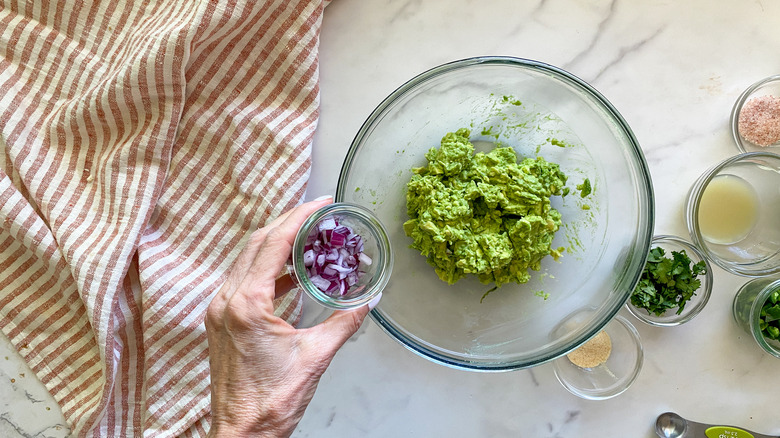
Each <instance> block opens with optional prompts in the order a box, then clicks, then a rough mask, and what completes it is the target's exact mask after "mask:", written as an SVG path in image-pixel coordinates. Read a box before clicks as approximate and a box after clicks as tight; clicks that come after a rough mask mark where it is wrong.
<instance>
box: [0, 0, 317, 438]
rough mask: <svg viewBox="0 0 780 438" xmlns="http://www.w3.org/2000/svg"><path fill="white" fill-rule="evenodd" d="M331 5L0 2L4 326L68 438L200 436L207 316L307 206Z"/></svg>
mask: <svg viewBox="0 0 780 438" xmlns="http://www.w3.org/2000/svg"><path fill="white" fill-rule="evenodd" d="M324 7H325V4H324V2H323V0H269V1H261V0H257V1H255V0H112V1H99V0H91V1H90V0H73V1H52V0H2V6H1V9H0V130H1V133H0V141H1V142H2V148H3V153H2V154H0V222H1V223H2V227H0V326H1V327H2V330H3V332H4V333H5V334H6V335H7V336H8V337H9V338H10V339H11V341H12V342H13V344H14V345H15V346H16V348H17V349H18V350H19V352H20V353H21V354H22V356H23V357H24V358H25V359H26V360H27V362H28V363H29V365H30V366H31V367H32V369H33V370H34V371H35V373H36V374H37V376H38V377H39V378H40V380H41V381H42V382H43V383H44V384H45V385H46V387H47V388H48V389H49V391H50V392H51V394H52V395H53V396H54V398H55V399H56V400H57V401H58V403H59V404H60V406H61V407H62V410H63V412H64V414H65V417H66V419H67V420H68V422H69V424H70V425H71V427H72V428H73V432H74V434H75V435H78V436H150V437H151V436H155V437H157V436H160V437H163V436H176V435H184V436H204V435H205V434H206V431H207V430H208V424H209V368H208V350H207V344H206V335H205V329H204V325H203V317H204V313H205V310H206V307H207V305H208V303H209V301H210V300H211V297H212V295H213V294H214V293H215V292H216V290H217V289H218V288H219V286H220V285H221V283H222V281H223V278H224V276H225V272H226V270H227V269H228V268H229V267H230V266H231V264H232V262H233V260H234V258H235V257H236V255H237V254H238V252H239V251H240V249H241V248H242V246H243V243H244V241H245V238H246V237H248V233H249V232H250V231H252V230H254V229H255V228H257V227H259V226H262V225H263V224H264V223H265V222H266V221H267V220H268V219H269V218H272V217H275V216H276V215H278V214H280V213H281V212H283V211H284V210H287V209H289V208H291V207H292V206H294V205H296V204H297V203H299V202H300V200H301V199H302V197H303V194H304V191H305V188H306V182H307V180H308V176H309V169H310V164H311V153H310V152H311V140H312V136H313V133H314V129H315V127H316V124H317V117H318V106H319V88H318V58H317V50H318V43H319V30H320V24H321V20H322V13H323V9H324ZM299 303H300V296H299V295H297V294H295V293H292V294H289V295H288V296H286V297H284V299H283V300H282V301H281V302H280V303H279V307H278V312H279V314H280V315H283V317H285V318H288V320H290V321H292V320H295V318H296V317H297V316H298V313H299V312H300V307H299Z"/></svg>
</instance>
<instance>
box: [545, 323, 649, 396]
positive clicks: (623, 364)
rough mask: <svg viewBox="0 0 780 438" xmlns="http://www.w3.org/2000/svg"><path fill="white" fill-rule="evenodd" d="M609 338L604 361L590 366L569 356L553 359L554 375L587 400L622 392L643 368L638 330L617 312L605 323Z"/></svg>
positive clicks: (575, 393) (573, 392) (642, 354)
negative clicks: (585, 366) (608, 346)
mask: <svg viewBox="0 0 780 438" xmlns="http://www.w3.org/2000/svg"><path fill="white" fill-rule="evenodd" d="M604 331H605V332H607V334H608V335H609V338H610V340H611V341H612V352H611V353H610V355H609V357H608V358H607V361H606V362H604V363H602V364H601V365H598V366H595V367H593V368H581V367H579V366H577V365H574V364H573V363H572V361H571V360H569V358H568V356H561V357H559V358H558V359H556V360H555V361H554V362H553V368H554V370H555V377H556V378H557V379H558V381H559V382H560V383H561V385H563V387H564V388H566V389H567V390H568V391H569V392H571V393H572V394H574V395H576V396H578V397H582V398H584V399H588V400H605V399H608V398H612V397H615V396H617V395H619V394H622V393H623V392H625V391H626V390H627V389H628V388H629V387H630V386H631V384H632V383H634V380H636V378H637V376H638V375H639V371H640V370H641V369H642V361H643V359H644V353H643V350H642V342H641V341H640V339H639V332H637V330H636V328H635V327H634V326H633V325H632V324H631V323H630V322H629V321H628V320H627V319H626V318H623V317H622V316H620V315H618V316H615V318H614V319H613V320H612V321H610V322H609V323H608V324H607V325H606V326H604Z"/></svg>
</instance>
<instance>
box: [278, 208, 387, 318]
mask: <svg viewBox="0 0 780 438" xmlns="http://www.w3.org/2000/svg"><path fill="white" fill-rule="evenodd" d="M345 213H346V214H349V215H352V216H355V217H357V218H359V220H361V221H362V222H364V223H365V224H366V225H367V226H368V227H369V228H370V229H371V233H372V234H374V235H375V236H374V237H376V238H377V239H376V240H377V242H376V245H377V247H378V248H379V253H380V254H379V257H374V259H375V263H377V264H378V265H377V268H376V269H377V272H376V273H375V274H374V275H375V276H376V277H377V281H376V282H374V283H373V284H372V285H371V287H369V288H368V290H367V291H366V292H365V293H364V294H361V295H359V296H357V297H354V298H349V299H339V298H334V297H331V296H330V295H328V294H326V293H324V292H322V291H321V290H320V289H319V288H317V287H316V286H314V285H313V284H312V283H311V281H310V280H309V278H308V276H306V275H304V273H303V268H302V266H303V255H302V254H303V252H302V251H300V250H302V249H303V245H304V243H305V240H306V237H307V236H308V234H310V232H311V229H312V227H314V226H315V225H316V224H317V223H319V222H320V221H321V220H322V219H323V218H324V217H326V216H329V215H336V214H345ZM307 231H308V232H307ZM292 254H293V255H292V271H293V272H292V274H293V276H294V278H295V279H296V283H297V284H298V286H299V287H300V288H301V289H302V290H303V291H304V293H306V294H307V295H308V296H309V297H310V298H312V299H313V300H315V301H316V302H318V303H320V304H322V305H324V306H326V307H329V308H331V309H335V310H348V309H354V308H357V307H360V306H363V305H365V304H367V303H368V302H370V301H371V300H372V299H374V297H376V296H377V295H379V293H380V292H382V289H384V287H385V286H386V285H387V282H388V281H389V280H390V275H391V273H392V270H393V249H392V245H391V243H390V239H389V238H388V237H387V230H386V229H385V226H384V224H383V223H382V221H380V220H379V218H377V217H376V215H374V213H373V212H372V211H371V210H369V209H367V208H365V207H363V206H362V205H358V204H352V203H348V202H334V203H331V204H327V205H325V206H323V207H322V208H320V209H318V210H316V211H315V212H314V213H312V214H311V215H309V217H308V218H306V220H305V221H304V223H303V224H302V225H301V228H300V229H299V230H298V232H297V234H296V236H295V240H294V242H293V246H292Z"/></svg>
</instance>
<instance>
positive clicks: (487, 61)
mask: <svg viewBox="0 0 780 438" xmlns="http://www.w3.org/2000/svg"><path fill="white" fill-rule="evenodd" d="M479 65H507V66H513V67H522V68H528V69H532V70H536V71H540V72H543V73H546V74H547V75H549V76H553V77H555V78H556V79H560V80H563V81H566V82H567V83H568V84H570V85H572V86H573V87H574V88H576V89H577V90H578V91H579V92H581V93H583V94H584V95H586V96H589V97H590V98H592V99H594V100H595V101H596V103H597V104H598V105H600V106H601V108H602V109H603V110H605V113H606V114H607V115H608V119H609V120H611V121H612V122H613V123H615V125H616V126H617V128H618V130H619V131H621V132H622V133H623V134H624V135H625V136H626V139H627V142H626V146H627V147H628V148H629V155H631V157H633V162H634V163H635V165H636V167H637V169H638V173H639V174H641V176H642V178H638V179H637V181H636V183H637V187H638V188H640V189H643V190H642V191H644V192H645V193H647V199H646V202H645V205H643V206H642V207H643V209H644V211H646V215H644V216H646V218H645V220H646V221H647V227H646V228H647V229H646V232H645V233H644V235H643V236H642V235H640V236H638V240H639V242H640V243H641V242H642V241H644V242H646V243H647V244H648V245H649V243H650V241H651V239H652V234H653V228H654V224H655V197H654V193H653V184H652V180H651V176H650V170H649V167H648V165H647V161H646V160H645V157H644V154H643V152H642V149H641V147H640V146H639V142H638V140H637V139H636V136H635V135H634V132H633V131H632V129H631V127H630V126H629V125H628V123H627V122H626V120H625V119H624V118H623V116H622V115H621V114H620V113H619V112H618V110H617V109H616V108H615V107H614V106H613V105H612V103H610V102H609V101H608V100H607V99H606V98H605V97H604V96H603V95H602V94H601V93H600V92H599V91H597V90H596V89H595V88H593V87H592V86H591V85H590V84H588V83H587V82H585V81H584V80H582V79H580V78H579V77H577V76H575V75H573V74H571V73H569V72H568V71H566V70H563V69H561V68H558V67H555V66H552V65H549V64H546V63H543V62H539V61H534V60H531V59H526V58H518V57H511V56H478V57H472V58H464V59H460V60H456V61H451V62H448V63H445V64H441V65H438V66H435V67H432V68H430V69H428V70H425V71H423V72H422V73H419V74H417V75H415V76H414V77H412V78H411V79H409V80H407V81H406V82H404V83H403V84H402V85H400V86H399V87H398V88H396V89H395V90H394V91H393V92H392V93H390V94H389V95H388V96H387V97H386V98H384V99H383V100H382V101H381V102H380V103H379V105H377V106H376V108H375V109H374V110H373V111H372V112H371V114H370V115H369V116H368V118H367V119H366V120H365V121H364V122H363V124H362V125H361V127H360V129H359V130H358V132H357V134H356V135H355V137H354V138H353V140H352V143H351V144H350V147H349V150H348V151H347V155H346V156H345V158H344V162H343V164H342V167H341V171H340V173H339V177H338V184H337V186H336V193H335V200H336V201H342V200H343V199H344V197H345V193H346V189H347V188H346V186H345V184H344V181H345V180H346V178H347V176H348V175H349V172H350V170H351V168H352V164H353V161H354V160H355V156H356V154H357V151H358V148H357V146H358V145H359V143H360V141H361V140H362V139H363V138H364V137H365V136H366V134H367V133H368V131H369V129H370V128H371V127H372V126H373V125H374V123H375V122H376V121H377V120H378V119H380V117H381V116H383V115H384V113H385V112H386V111H387V110H388V109H389V108H390V107H391V106H392V105H393V104H394V103H395V102H396V101H397V100H398V99H400V98H402V97H404V96H406V95H407V93H409V92H411V91H413V90H414V89H416V87H417V86H418V85H420V84H423V83H426V82H428V81H430V80H432V79H434V78H436V77H439V76H441V75H444V74H447V73H450V72H452V71H456V70H460V69H464V68H468V67H473V66H479ZM639 257H640V258H642V260H641V261H642V264H641V266H644V264H645V263H646V262H647V251H645V254H644V255H640V256H639ZM641 274H642V272H641V270H639V271H638V272H637V273H636V274H635V278H634V279H633V281H632V284H634V285H635V284H636V283H637V282H638V281H639V278H640V276H641ZM632 290H633V287H632V288H630V290H628V291H626V292H624V296H625V299H628V297H629V296H630V293H631V291H632ZM625 299H624V300H615V302H614V303H613V305H612V306H611V307H612V308H610V309H609V310H608V311H607V312H605V313H604V315H603V316H604V319H603V321H601V322H600V323H598V324H596V326H595V327H593V330H591V331H589V332H587V333H585V334H584V335H582V336H579V337H577V338H576V339H573V340H571V341H569V342H567V343H566V344H564V345H563V346H562V347H559V348H558V349H552V350H549V351H546V352H544V354H540V355H538V357H535V358H533V359H523V360H515V361H505V362H482V361H480V362H476V361H468V360H457V359H455V358H453V357H452V356H449V355H445V354H441V353H439V352H437V351H435V350H434V349H432V348H429V347H427V346H425V345H424V343H422V342H417V341H416V340H414V339H411V338H409V337H408V336H407V335H405V334H403V333H402V332H401V331H400V330H398V329H396V328H395V327H394V326H393V325H392V324H390V323H389V322H388V320H387V319H385V317H384V316H383V315H382V314H381V312H380V310H381V303H380V304H379V306H377V308H375V309H373V310H371V312H370V313H369V315H370V317H371V319H372V320H373V321H374V322H375V323H376V324H377V325H378V326H379V327H380V328H381V329H382V330H383V331H384V332H385V333H386V334H387V335H389V336H390V337H391V338H393V339H395V340H396V341H397V342H399V343H400V344H401V345H402V346H403V347H405V348H406V349H408V350H409V351H411V352H413V353H415V354H417V355H419V356H421V357H424V358H426V359H428V360H430V361H432V362H434V363H438V364H440V365H444V366H446V367H450V368H454V369H461V370H469V371H479V372H504V371H514V370H519V369H526V368H531V367H534V366H538V365H541V364H544V363H547V362H550V361H552V360H554V359H556V358H558V357H561V356H563V355H566V354H567V353H568V352H570V351H572V350H574V349H575V348H577V347H578V346H579V345H581V344H582V343H583V342H585V341H587V340H588V339H590V338H591V337H593V336H594V335H595V334H597V333H598V332H599V331H601V330H602V329H603V328H604V326H605V325H606V324H608V323H609V322H610V321H611V320H612V319H613V318H614V317H615V316H616V315H617V313H618V312H619V311H620V308H621V307H623V304H624V303H625Z"/></svg>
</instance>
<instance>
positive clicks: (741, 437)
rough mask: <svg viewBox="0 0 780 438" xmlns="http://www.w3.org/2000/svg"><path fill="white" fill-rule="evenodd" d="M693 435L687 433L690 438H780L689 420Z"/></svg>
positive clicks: (733, 427)
mask: <svg viewBox="0 0 780 438" xmlns="http://www.w3.org/2000/svg"><path fill="white" fill-rule="evenodd" d="M687 421H688V427H690V431H691V433H690V434H688V433H686V434H685V436H686V437H690V438H705V437H706V438H780V437H778V436H777V435H765V434H763V433H757V432H752V431H749V430H747V429H744V428H741V427H735V426H718V425H712V424H704V423H697V422H695V421H691V420H687Z"/></svg>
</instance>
